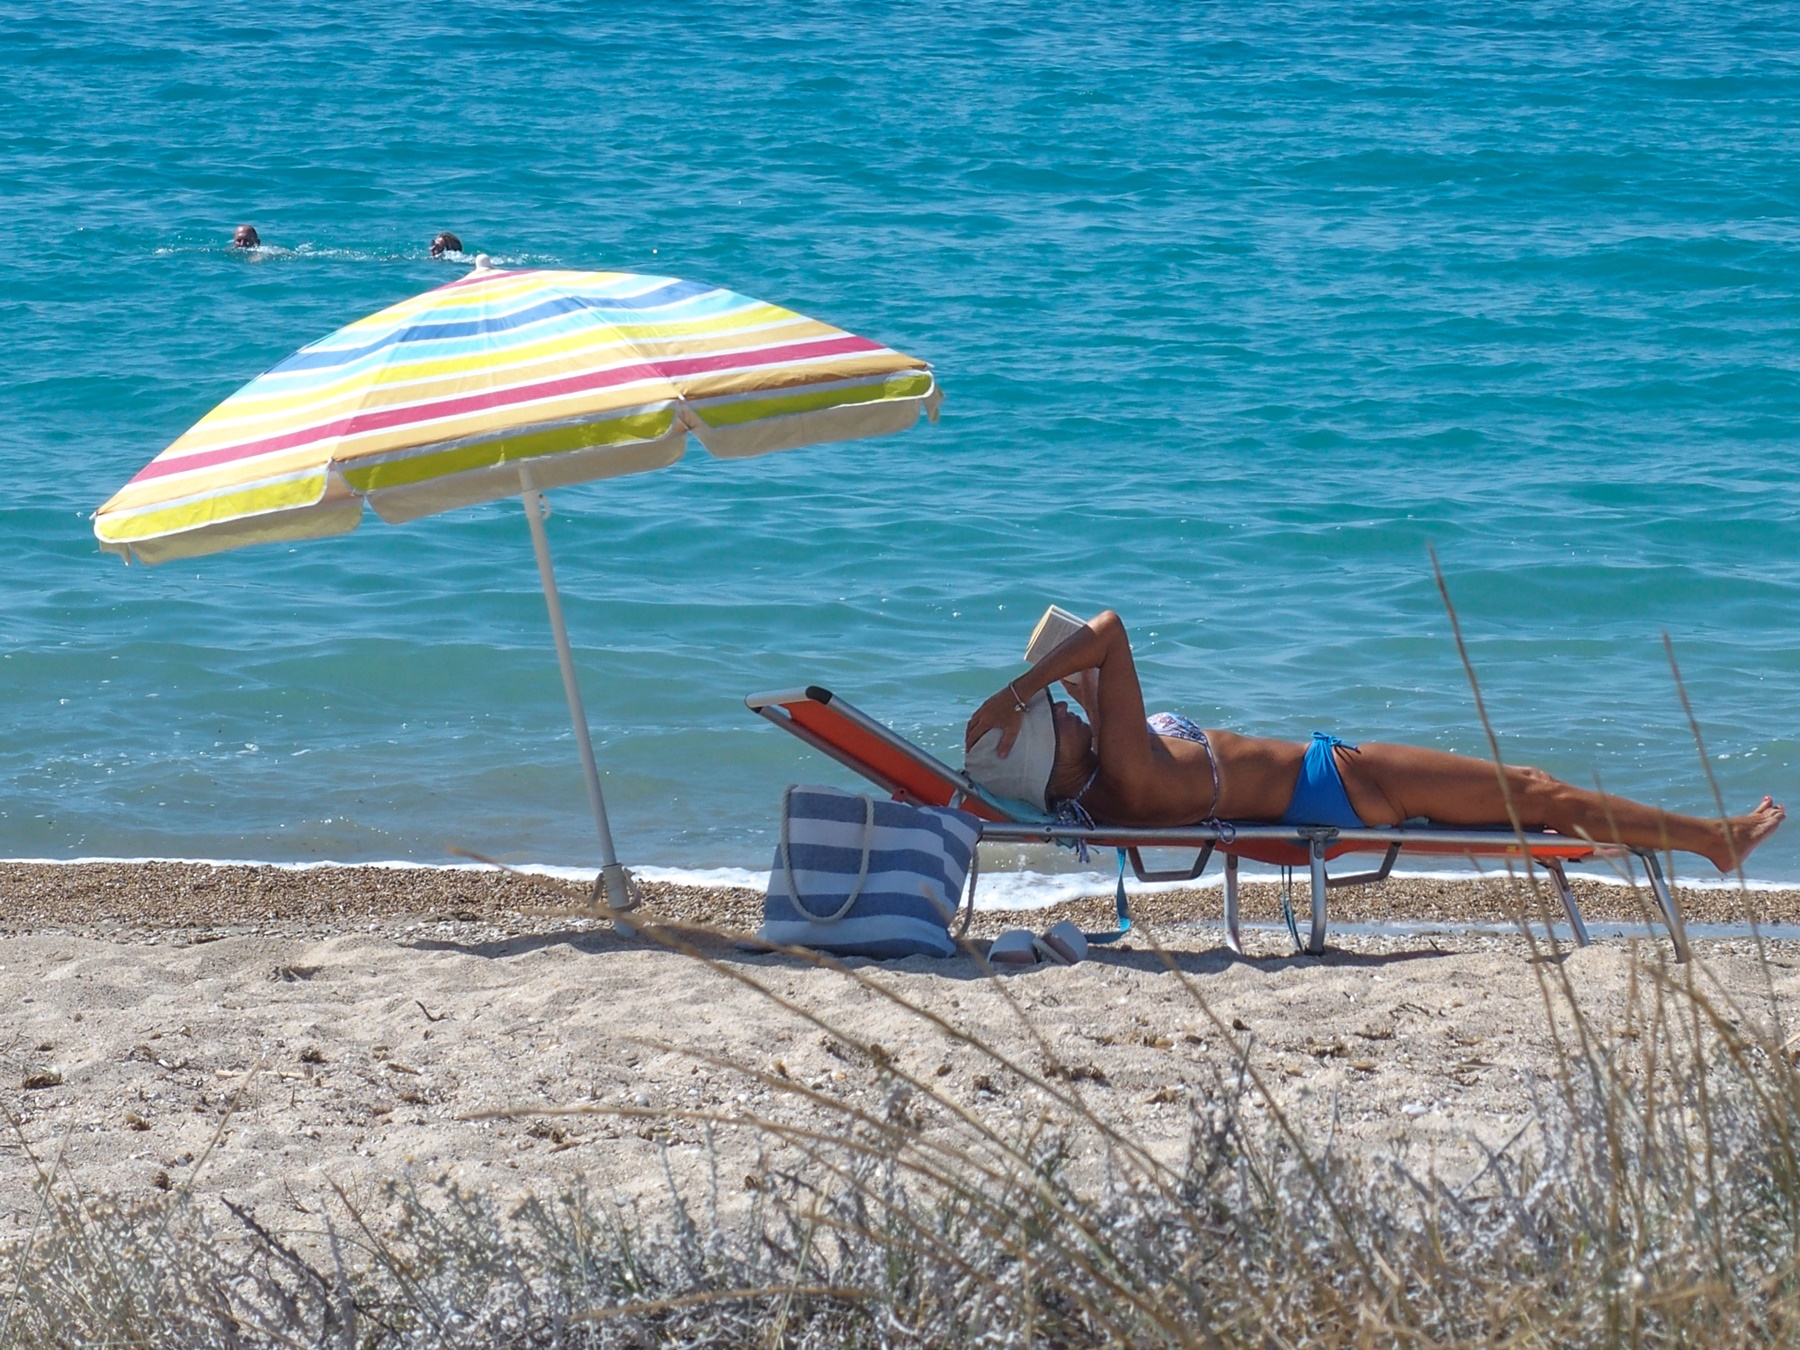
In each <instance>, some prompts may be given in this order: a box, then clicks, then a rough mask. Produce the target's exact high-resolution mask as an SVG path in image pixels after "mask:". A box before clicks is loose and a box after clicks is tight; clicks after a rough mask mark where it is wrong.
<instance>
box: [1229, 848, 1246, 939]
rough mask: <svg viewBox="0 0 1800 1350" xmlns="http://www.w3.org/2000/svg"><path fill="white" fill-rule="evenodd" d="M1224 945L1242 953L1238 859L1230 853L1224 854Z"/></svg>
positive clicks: (1242, 937) (1242, 935)
mask: <svg viewBox="0 0 1800 1350" xmlns="http://www.w3.org/2000/svg"><path fill="white" fill-rule="evenodd" d="M1225 945H1226V946H1227V947H1229V948H1231V950H1232V951H1234V952H1236V953H1237V954H1238V955H1239V956H1242V955H1243V954H1244V934H1243V933H1242V931H1241V930H1240V929H1239V928H1238V860H1237V856H1236V855H1235V854H1231V853H1227V854H1226V855H1225Z"/></svg>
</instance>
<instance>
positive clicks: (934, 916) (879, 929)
mask: <svg viewBox="0 0 1800 1350" xmlns="http://www.w3.org/2000/svg"><path fill="white" fill-rule="evenodd" d="M980 837H981V823H980V822H979V821H978V820H976V818H975V817H974V816H971V815H969V814H968V813H967V812H963V811H951V810H948V809H945V808H943V807H926V806H908V805H906V804H905V803H904V802H894V801H883V800H879V799H877V798H874V797H870V796H866V795H863V794H859V793H854V792H840V791H838V790H837V789H836V788H828V787H790V788H789V789H788V790H787V792H786V793H785V794H784V795H783V796H782V799H781V842H780V843H779V844H777V845H776V846H775V865H774V867H773V868H771V869H770V872H769V892H768V895H767V896H766V897H765V898H764V900H763V925H762V928H761V929H760V930H759V931H758V933H757V936H758V937H760V938H761V939H762V940H763V941H764V942H775V943H780V944H782V945H783V946H792V947H811V948H813V949H815V950H817V951H822V952H830V953H832V954H833V955H836V956H875V957H898V956H950V955H952V954H954V953H955V951H956V943H955V941H954V940H953V939H952V938H951V936H950V925H951V922H952V921H953V920H954V919H955V918H956V911H957V908H958V906H959V905H960V904H961V903H962V894H963V883H964V882H965V880H966V879H967V878H968V875H969V866H970V863H971V860H972V859H973V857H974V853H975V843H976V841H977V840H978V839H980ZM972 902H973V898H972V897H971V903H972ZM968 926H969V919H968V915H967V914H966V913H965V914H964V916H963V920H962V928H961V929H959V930H958V936H960V935H961V933H962V931H964V930H966V929H967V928H968Z"/></svg>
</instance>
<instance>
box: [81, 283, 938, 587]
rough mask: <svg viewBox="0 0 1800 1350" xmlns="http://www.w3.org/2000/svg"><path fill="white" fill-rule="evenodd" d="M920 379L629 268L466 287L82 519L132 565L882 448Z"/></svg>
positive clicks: (299, 367)
mask: <svg viewBox="0 0 1800 1350" xmlns="http://www.w3.org/2000/svg"><path fill="white" fill-rule="evenodd" d="M938 397H939V396H938V391H937V386H936V384H935V383H934V382H933V380H932V376H931V368H930V367H929V366H928V365H926V364H925V362H923V361H920V360H918V359H917V358H915V357H910V356H904V355H902V354H901V353H899V352H896V351H892V350H890V349H889V348H887V347H883V346H882V345H881V344H880V343H878V342H872V341H870V340H869V339H867V338H863V337H858V336H856V335H855V334H853V333H847V332H845V331H844V330H843V329H841V328H834V327H832V326H831V325H830V324H828V323H821V322H819V321H818V320H816V319H809V318H807V317H805V316H804V315H801V314H796V313H795V312H794V311H792V310H790V309H783V308H782V307H781V306H779V305H771V304H767V303H764V302H763V301H759V300H753V299H751V298H750V297H749V296H745V295H740V294H738V293H737V292H735V291H728V290H724V289H722V288H720V287H717V286H707V285H703V284H700V283H698V282H691V281H678V280H676V279H674V278H672V277H652V276H640V275H636V274H633V273H628V272H561V271H525V272H501V271H491V270H480V271H476V272H474V273H472V274H471V275H469V276H467V277H464V278H462V279H461V280H458V281H453V282H451V283H450V284H449V285H447V286H440V287H438V288H437V289H436V290H433V291H427V292H426V293H425V294H423V295H420V296H416V297H414V298H413V299H411V300H404V301H402V302H400V303H399V304H397V305H393V306H390V307H389V308H387V309H384V310H382V311H381V312H380V313H378V314H373V315H370V316H369V317H368V318H366V319H361V320H358V321H357V322H356V323H353V324H350V325H349V326H348V327H345V328H341V329H339V330H338V331H337V332H335V333H333V334H332V335H331V336H330V337H327V338H323V339H321V340H320V341H318V342H315V343H313V344H312V345H311V346H309V347H303V348H302V349H301V350H300V351H298V352H296V353H295V354H294V355H292V356H290V357H288V358H287V360H285V361H283V362H281V364H279V365H277V366H275V367H274V368H273V369H271V370H269V371H268V372H267V373H265V374H263V375H260V376H258V377H257V378H256V379H254V380H252V381H251V382H250V383H249V384H247V385H245V386H244V387H243V388H242V389H240V390H238V392H237V393H235V394H233V395H232V396H231V397H230V398H228V399H226V400H225V401H224V402H223V403H221V404H220V405H219V406H218V407H216V408H214V409H213V410H212V412H210V413H208V414H207V415H206V416H205V417H203V418H201V419H200V421H199V422H197V423H196V424H195V425H194V426H193V428H192V429H191V430H190V431H188V432H187V434H186V435H184V436H182V437H181V439H179V440H178V441H176V442H175V443H174V444H173V445H171V446H170V447H169V448H168V449H167V450H164V451H163V452H162V453H161V454H160V455H158V456H157V457H156V458H155V459H154V460H152V461H151V462H150V463H149V464H148V465H146V466H145V467H144V469H143V471H142V472H141V473H139V474H138V475H137V477H135V478H133V479H132V480H131V481H130V482H129V483H127V484H126V485H125V487H123V488H122V489H120V491H119V492H118V493H117V494H116V495H115V496H114V497H113V498H112V500H111V501H109V502H107V503H106V505H105V506H103V507H101V508H100V510H99V512H98V513H97V514H96V515H95V517H94V533H95V534H96V535H98V536H99V539H100V544H101V547H102V548H105V549H107V550H109V551H111V552H114V553H121V554H124V555H126V556H127V557H128V558H133V557H135V558H137V559H139V560H140V561H143V562H162V561H165V560H167V559H172V558H188V557H194V556H196V555H199V554H203V553H216V552H219V551H221V550H224V549H231V548H237V547H239V546H241V545H244V544H253V543H262V542H272V541H280V540H294V539H310V538H316V537H319V536H323V535H332V534H342V533H344V532H345V531H347V530H352V529H355V528H356V526H357V524H358V523H359V522H360V520H361V519H362V508H363V502H364V501H367V502H368V503H369V504H370V505H371V506H372V507H373V508H374V509H375V512H376V514H378V515H379V516H381V517H382V519H384V520H388V521H405V520H412V519H414V518H416V517H419V516H424V515H430V514H432V513H434V512H437V511H446V510H450V509H451V508H453V507H458V506H468V505H471V504H473V503H476V502H484V501H492V500H494V499H495V498H498V497H507V496H513V495H516V494H518V493H520V492H525V491H531V490H534V489H537V490H541V489H544V488H549V487H560V486H564V485H567V484H571V483H582V482H587V481H589V480H592V479H597V478H611V477H615V476H617V475H619V474H627V473H639V472H642V471H644V470H646V469H657V468H662V467H663V466H665V465H668V464H672V463H674V462H675V460H677V459H679V458H680V457H681V454H682V451H683V449H684V448H685V445H686V441H687V436H688V433H689V432H690V431H691V432H693V433H694V435H695V437H696V438H697V439H698V440H699V441H700V443H701V444H702V445H704V446H705V447H706V448H707V449H708V450H709V451H711V452H712V453H713V454H715V455H719V456H722V457H740V456H745V455H760V454H765V453H767V452H769V451H772V450H788V449H792V448H794V447H796V446H801V445H811V444H816V443H817V442H820V441H834V440H848V439H852V438H855V437H859V436H877V435H881V434H884V433H886V432H891V431H898V430H900V429H901V428H903V427H906V426H910V425H911V424H912V423H913V422H915V421H917V420H918V415H919V410H920V409H921V408H926V409H928V410H929V411H931V412H933V413H935V411H936V405H937V402H938Z"/></svg>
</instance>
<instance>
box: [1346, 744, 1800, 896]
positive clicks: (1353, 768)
mask: <svg viewBox="0 0 1800 1350" xmlns="http://www.w3.org/2000/svg"><path fill="white" fill-rule="evenodd" d="M1338 767H1339V769H1340V770H1341V771H1342V773H1343V776H1344V791H1345V792H1346V793H1347V794H1348V795H1349V798H1350V805H1351V806H1352V807H1354V808H1355V810H1356V813H1357V814H1358V815H1359V816H1361V817H1362V818H1363V820H1365V821H1366V822H1368V823H1369V824H1370V825H1397V824H1399V823H1400V822H1401V821H1403V820H1410V819H1412V818H1414V817H1415V816H1427V817H1429V818H1430V819H1431V820H1433V821H1434V822H1436V823H1438V824H1440V825H1508V824H1510V823H1511V822H1512V818H1513V817H1516V818H1517V820H1518V822H1519V823H1520V824H1521V825H1523V826H1524V827H1525V828H1526V829H1551V830H1555V831H1556V832H1557V833H1558V834H1567V835H1572V836H1574V837H1577V838H1580V837H1584V836H1585V837H1586V838H1589V839H1594V840H1598V841H1601V842H1604V843H1617V844H1628V845H1631V846H1633V847H1639V848H1666V849H1677V850H1680V851H1682V852H1685V853H1698V854H1700V855H1701V856H1702V857H1705V858H1707V859H1709V860H1710V861H1711V862H1712V863H1713V864H1714V865H1715V866H1716V867H1718V868H1719V870H1720V871H1722V872H1723V871H1728V870H1730V868H1731V867H1732V866H1734V865H1735V864H1737V863H1741V862H1742V861H1743V860H1744V859H1745V858H1746V857H1748V856H1749V854H1750V851H1751V850H1752V849H1754V848H1755V847H1756V846H1757V845H1758V844H1760V843H1761V842H1762V841H1763V840H1764V839H1766V838H1768V836H1769V835H1771V834H1773V833H1774V832H1775V828H1776V827H1777V826H1778V825H1780V824H1781V822H1782V820H1783V818H1784V817H1785V816H1786V815H1787V812H1786V811H1785V810H1783V809H1782V808H1781V807H1780V806H1777V805H1776V804H1775V803H1774V802H1772V801H1770V800H1769V798H1767V797H1764V798H1763V799H1762V802H1761V804H1760V805H1758V806H1757V808H1756V809H1755V810H1754V811H1751V812H1748V813H1747V814H1745V815H1741V816H1733V817H1732V818H1731V820H1730V822H1729V832H1728V829H1727V825H1726V824H1725V823H1721V822H1720V821H1717V820H1706V819H1702V818H1701V817H1699V816H1683V815H1678V814H1676V813H1675V812H1673V811H1664V810H1662V809H1661V808H1660V807H1655V806H1646V805H1644V804H1643V803H1642V802H1634V801H1632V800H1631V799H1630V798H1628V797H1615V796H1612V795H1611V794H1608V793H1599V792H1589V791H1587V790H1586V789H1584V788H1578V787H1575V786H1573V785H1571V784H1569V783H1564V782H1562V781H1561V780H1560V779H1556V778H1552V777H1551V776H1550V775H1549V774H1547V773H1544V772H1542V771H1541V770H1539V769H1524V768H1516V767H1514V766H1511V765H1508V766H1507V769H1506V790H1505V792H1502V790H1501V785H1500V776H1499V774H1497V773H1496V772H1495V771H1494V766H1493V764H1492V763H1491V762H1489V761H1487V760H1481V759H1471V758H1469V757H1468V756H1466V755H1452V754H1448V753H1446V752H1444V751H1442V750H1426V749H1423V748H1421V747H1419V746H1413V745H1384V744H1379V743H1375V742H1367V741H1366V742H1364V743H1363V744H1362V746H1361V747H1360V748H1359V749H1357V750H1354V751H1352V750H1350V749H1349V747H1347V746H1346V747H1343V748H1340V749H1339V751H1338ZM1509 796H1510V798H1511V802H1512V810H1511V812H1510V813H1509V812H1508V810H1507V798H1508V797H1509Z"/></svg>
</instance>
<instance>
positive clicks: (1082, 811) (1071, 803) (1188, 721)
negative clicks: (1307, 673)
mask: <svg viewBox="0 0 1800 1350" xmlns="http://www.w3.org/2000/svg"><path fill="white" fill-rule="evenodd" d="M1144 725H1145V726H1146V727H1148V728H1149V729H1150V734H1151V735H1152V736H1166V737H1167V738H1169V739H1170V740H1175V741H1192V742H1193V743H1194V744H1195V745H1199V746H1203V747H1205V750H1206V762H1207V764H1208V766H1209V767H1211V769H1212V780H1213V795H1212V805H1211V806H1210V807H1208V808H1207V811H1206V822H1207V823H1212V822H1216V821H1217V812H1218V810H1219V757H1218V756H1217V755H1216V754H1214V753H1213V748H1212V742H1210V741H1208V740H1207V739H1206V732H1205V731H1203V730H1202V729H1201V727H1200V724H1199V723H1198V722H1195V721H1194V720H1193V719H1192V718H1189V717H1183V716H1182V715H1181V714H1180V713H1172V712H1159V713H1151V714H1150V716H1148V717H1146V718H1145V719H1144ZM1099 776H1100V766H1099V765H1098V764H1096V765H1095V766H1094V771H1093V772H1092V773H1090V774H1089V775H1088V777H1087V782H1085V783H1083V784H1082V785H1081V789H1080V791H1078V792H1077V793H1076V794H1075V795H1074V796H1073V797H1070V798H1068V799H1067V800H1066V801H1064V802H1062V803H1060V804H1059V805H1058V807H1057V810H1056V820H1057V823H1058V824H1061V825H1080V826H1082V827H1083V828H1084V829H1090V830H1091V829H1094V828H1095V825H1094V818H1093V816H1091V815H1089V814H1088V810H1087V808H1086V807H1085V806H1083V805H1082V804H1081V799H1082V798H1083V797H1085V796H1087V792H1088V789H1089V788H1091V787H1093V786H1094V780H1095V779H1097V778H1098V777H1099ZM1218 823H1220V824H1221V826H1222V825H1223V822H1218ZM1073 846H1074V849H1075V853H1076V856H1077V857H1079V858H1080V859H1081V861H1082V862H1086V861H1087V860H1088V850H1087V844H1086V842H1085V841H1080V840H1077V841H1076V842H1075V843H1074V845H1073ZM1120 856H1121V857H1123V856H1124V855H1123V854H1122V853H1121V855H1120ZM1122 865H1123V864H1121V866H1122Z"/></svg>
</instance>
